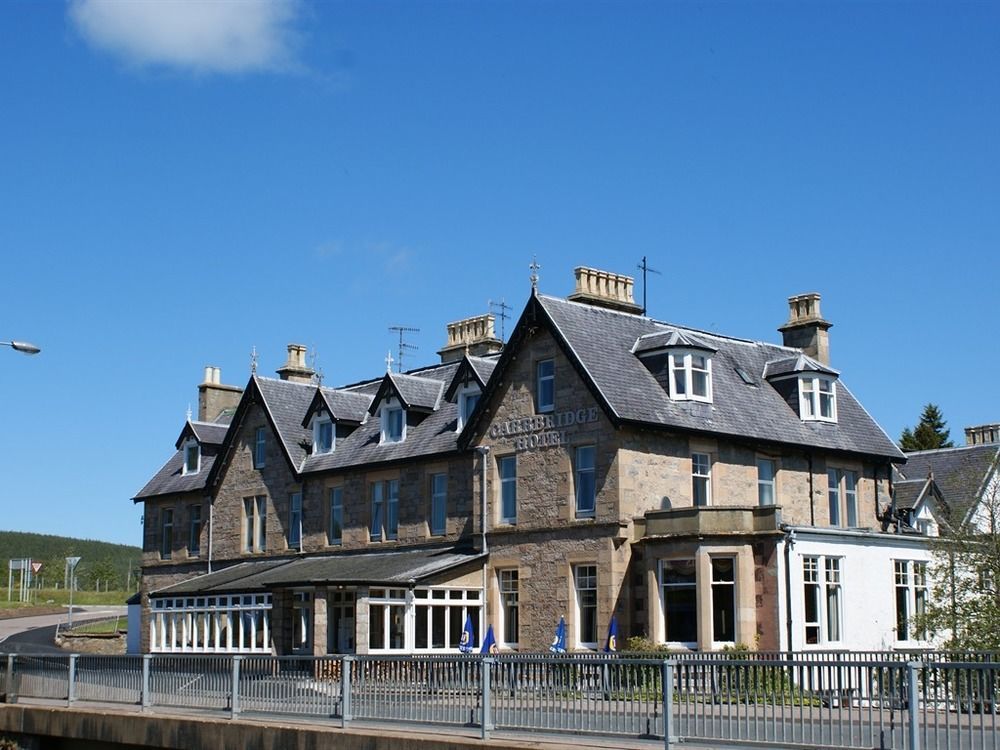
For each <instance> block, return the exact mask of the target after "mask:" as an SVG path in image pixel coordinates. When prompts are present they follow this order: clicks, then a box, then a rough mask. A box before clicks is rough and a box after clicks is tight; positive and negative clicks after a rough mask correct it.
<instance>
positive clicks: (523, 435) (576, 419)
mask: <svg viewBox="0 0 1000 750" xmlns="http://www.w3.org/2000/svg"><path fill="white" fill-rule="evenodd" d="M598 418H599V414H598V409H597V407H596V406H591V407H590V408H589V409H576V410H575V411H561V412H556V413H554V414H538V415H536V416H531V417H514V418H513V419H508V420H505V421H503V422H497V423H495V424H494V425H493V426H492V427H490V437H491V438H492V439H493V440H507V441H510V442H511V443H513V445H514V450H515V451H530V450H536V449H537V448H551V447H553V446H556V445H563V444H565V443H566V430H567V428H571V427H576V426H577V425H582V424H589V423H591V422H596V421H597V420H598Z"/></svg>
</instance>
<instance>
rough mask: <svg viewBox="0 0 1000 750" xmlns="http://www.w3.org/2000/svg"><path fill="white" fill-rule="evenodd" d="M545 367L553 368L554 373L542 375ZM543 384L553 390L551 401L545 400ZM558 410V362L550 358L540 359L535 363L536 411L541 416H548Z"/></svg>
mask: <svg viewBox="0 0 1000 750" xmlns="http://www.w3.org/2000/svg"><path fill="white" fill-rule="evenodd" d="M543 367H551V368H552V371H551V372H549V373H546V374H544V375H543V374H542V368H543ZM543 384H545V385H548V386H549V388H550V390H551V396H550V398H549V399H547V400H544V399H543V393H542V391H543ZM555 408H556V361H555V360H554V359H552V358H551V357H549V358H548V359H540V360H538V362H536V363H535V411H536V412H537V413H539V414H548V413H550V412H553V411H555Z"/></svg>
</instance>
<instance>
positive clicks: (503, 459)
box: [497, 453, 517, 525]
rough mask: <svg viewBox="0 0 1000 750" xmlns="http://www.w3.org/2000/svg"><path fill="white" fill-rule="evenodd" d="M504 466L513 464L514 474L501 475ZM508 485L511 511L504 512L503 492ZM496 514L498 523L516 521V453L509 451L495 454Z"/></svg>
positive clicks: (512, 522)
mask: <svg viewBox="0 0 1000 750" xmlns="http://www.w3.org/2000/svg"><path fill="white" fill-rule="evenodd" d="M504 466H513V467H514V475H513V476H510V477H505V476H504V475H503V467H504ZM508 487H511V488H512V489H511V492H513V499H514V502H513V506H514V508H513V513H512V514H511V513H506V512H505V510H506V508H505V507H504V505H505V503H504V492H505V491H506V489H507V488H508ZM497 489H498V494H497V501H498V502H497V506H498V507H497V510H498V513H497V515H498V516H499V517H500V523H504V524H511V525H513V524H516V523H517V454H516V453H511V454H509V455H506V456H497Z"/></svg>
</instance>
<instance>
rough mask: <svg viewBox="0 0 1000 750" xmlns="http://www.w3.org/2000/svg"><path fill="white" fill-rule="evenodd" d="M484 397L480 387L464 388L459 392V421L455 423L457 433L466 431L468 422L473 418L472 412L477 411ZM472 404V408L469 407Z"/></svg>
mask: <svg viewBox="0 0 1000 750" xmlns="http://www.w3.org/2000/svg"><path fill="white" fill-rule="evenodd" d="M482 395H483V394H482V392H481V391H480V390H479V388H478V387H476V386H471V385H470V386H463V387H462V388H461V389H460V390H459V391H458V419H457V420H456V423H455V431H456V432H461V431H462V430H463V429H465V425H466V422H468V421H469V417H471V416H472V412H473V411H475V409H476V406H477V405H478V404H479V399H480V398H481V397H482ZM470 403H472V407H471V408H470V407H469V404H470Z"/></svg>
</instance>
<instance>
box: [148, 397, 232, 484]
mask: <svg viewBox="0 0 1000 750" xmlns="http://www.w3.org/2000/svg"><path fill="white" fill-rule="evenodd" d="M227 420H228V416H227ZM228 429H229V425H228V423H222V422H197V421H191V420H188V421H187V422H186V423H185V424H184V429H183V430H181V434H180V437H178V438H177V443H176V444H175V447H176V448H177V449H178V450H177V452H176V453H174V455H172V456H171V457H170V458H169V459H167V462H166V463H165V464H163V466H162V467H160V470H159V471H158V472H156V474H154V475H153V478H152V479H150V480H149V481H148V482H146V484H145V486H144V487H143V488H142V489H141V490H139V491H138V492H137V493H136V494H135V497H133V498H132V501H133V502H138V501H139V500H144V499H146V498H150V497H158V496H160V495H173V494H176V493H181V492H195V491H197V490H203V489H205V486H206V483H207V482H208V476H209V474H210V473H211V471H212V466H214V465H215V459H216V456H217V449H218V447H219V446H220V445H222V441H223V440H224V439H225V436H226V432H227V430H228ZM188 435H194V437H195V439H197V440H198V443H199V444H200V445H201V464H200V466H199V470H198V473H197V474H184V473H183V472H184V451H183V450H180V448H181V446H182V445H183V443H184V441H185V439H186V438H187V436H188Z"/></svg>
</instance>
